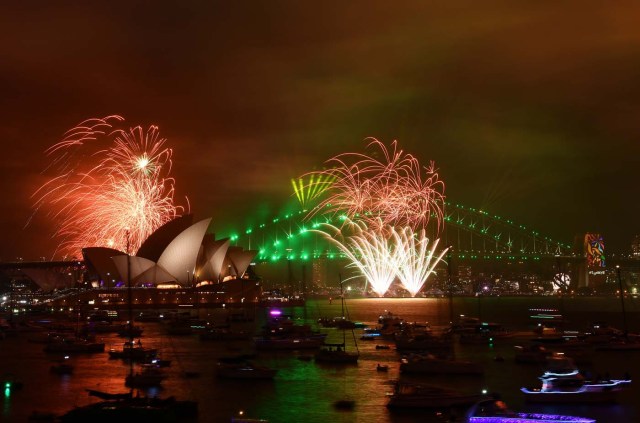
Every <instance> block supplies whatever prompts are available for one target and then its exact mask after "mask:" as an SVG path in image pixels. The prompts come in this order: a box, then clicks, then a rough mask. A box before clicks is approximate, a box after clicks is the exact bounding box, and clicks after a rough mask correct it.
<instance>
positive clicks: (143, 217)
mask: <svg viewBox="0 0 640 423" xmlns="http://www.w3.org/2000/svg"><path fill="white" fill-rule="evenodd" d="M123 120H124V119H123V118H122V117H120V116H108V117H105V118H102V119H98V118H94V119H88V120H86V121H84V122H82V123H81V124H79V125H78V126H76V127H74V128H72V129H71V130H69V131H67V133H65V136H64V138H63V139H62V141H60V142H58V143H57V144H55V145H53V146H52V147H51V148H49V149H48V150H47V154H48V155H49V156H51V157H52V170H53V171H54V172H55V173H56V176H55V177H53V178H52V179H51V180H49V181H48V182H46V183H45V184H44V185H43V186H41V187H40V188H39V189H38V190H37V191H36V192H35V193H34V195H33V197H34V198H35V199H36V200H35V207H36V209H40V208H45V209H47V210H48V211H49V214H50V215H51V216H52V217H53V218H54V220H55V222H56V225H57V229H56V233H55V235H56V236H58V237H60V239H61V243H60V250H61V251H62V252H64V253H67V254H71V255H77V254H78V253H79V252H80V250H81V249H82V248H84V247H93V246H102V247H110V248H115V249H119V250H122V251H125V250H126V249H127V246H128V247H129V248H128V249H129V251H128V252H129V253H131V254H133V253H135V252H136V251H137V250H138V248H139V247H140V245H141V244H142V242H143V241H144V240H145V239H146V238H147V237H148V236H149V234H151V233H152V232H153V231H154V230H156V229H157V228H158V227H160V226H161V225H163V224H164V223H166V222H168V221H169V220H171V219H173V218H175V217H176V216H178V215H179V214H180V213H181V212H182V211H183V207H181V206H176V205H175V204H174V200H173V197H174V179H173V178H171V177H170V176H169V175H170V173H171V155H172V151H171V149H169V148H166V147H165V145H164V144H165V142H166V139H164V138H161V137H160V135H159V132H158V127H156V126H150V127H148V128H147V129H146V130H145V129H143V128H142V127H140V126H137V127H134V128H129V129H119V128H116V127H115V125H117V124H119V123H121V122H122V121H123Z"/></svg>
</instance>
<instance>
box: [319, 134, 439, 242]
mask: <svg viewBox="0 0 640 423" xmlns="http://www.w3.org/2000/svg"><path fill="white" fill-rule="evenodd" d="M369 146H377V147H379V149H380V152H381V153H382V154H381V155H382V159H377V158H375V157H373V156H368V155H366V154H362V153H343V154H340V155H338V156H335V157H333V158H331V159H329V160H328V162H327V163H329V164H331V165H333V167H332V168H331V169H329V170H325V171H322V172H312V173H321V174H323V175H324V177H325V178H331V179H332V180H333V183H332V184H331V186H330V187H328V189H327V195H326V196H325V199H324V200H323V201H321V202H320V203H319V205H318V206H317V207H316V208H315V209H314V210H313V211H312V212H311V213H310V214H309V216H308V217H312V216H313V215H315V214H317V213H323V214H324V213H331V214H336V213H344V214H346V215H347V216H348V217H349V218H351V219H355V218H356V217H357V218H359V219H363V220H367V221H368V223H369V225H371V224H375V223H376V222H380V223H381V224H382V225H393V226H409V227H411V228H415V229H417V228H424V227H426V226H427V225H428V224H429V221H430V219H431V218H432V217H433V218H435V221H436V226H437V230H438V231H439V230H440V228H441V226H442V219H443V217H444V183H443V182H442V181H441V180H440V179H439V177H438V173H437V171H436V169H435V165H434V164H433V162H431V163H430V164H429V166H428V167H425V168H422V167H421V166H420V163H419V162H418V160H417V159H416V158H415V157H414V156H412V155H411V154H405V153H403V151H402V150H398V149H397V142H396V141H394V142H393V143H392V149H391V150H387V148H386V146H385V145H384V144H382V143H381V142H380V141H378V140H376V139H372V141H371V142H370V143H369ZM423 170H424V175H423Z"/></svg>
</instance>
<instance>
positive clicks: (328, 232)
mask: <svg viewBox="0 0 640 423" xmlns="http://www.w3.org/2000/svg"><path fill="white" fill-rule="evenodd" d="M322 226H323V229H319V230H312V231H314V232H317V233H320V234H322V235H323V236H324V237H325V238H326V239H327V240H328V241H329V242H331V243H333V244H334V245H336V246H337V247H338V249H340V251H342V252H343V253H344V254H345V256H346V257H347V258H348V259H349V260H350V261H351V263H350V265H349V266H350V267H355V268H357V269H358V270H359V271H360V272H361V273H362V275H364V277H365V279H366V281H367V283H368V284H369V285H371V289H372V290H373V291H374V292H375V293H376V294H378V295H379V296H380V297H382V296H383V295H384V294H385V293H386V292H387V290H388V289H389V286H391V283H392V282H393V281H394V279H395V277H396V274H395V272H396V269H397V268H398V267H399V266H400V265H401V264H402V262H403V260H404V259H403V253H404V252H403V250H402V249H401V245H400V244H398V243H396V242H394V241H395V239H394V237H393V236H392V233H391V231H389V230H388V228H387V229H385V230H381V229H380V224H378V225H376V227H373V228H369V227H367V226H366V224H365V223H364V221H357V222H354V221H346V222H345V224H344V225H343V226H342V227H341V228H338V227H337V226H334V225H331V224H329V223H323V224H322ZM345 229H348V231H350V232H353V233H352V234H349V235H345V233H344V232H345Z"/></svg>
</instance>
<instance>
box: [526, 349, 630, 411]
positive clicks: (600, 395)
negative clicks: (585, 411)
mask: <svg viewBox="0 0 640 423" xmlns="http://www.w3.org/2000/svg"><path fill="white" fill-rule="evenodd" d="M539 379H540V380H541V381H542V386H541V387H539V388H521V389H520V390H521V391H522V392H523V393H524V395H525V399H526V400H527V401H530V402H541V403H596V402H597V403H603V402H615V400H616V397H617V395H618V394H619V393H620V391H621V390H623V389H624V388H625V387H626V386H627V385H628V384H629V383H631V380H630V379H627V378H625V379H610V378H607V379H605V380H603V379H597V380H587V379H586V378H585V377H584V376H583V375H582V374H581V373H580V371H579V370H578V368H577V367H576V366H575V364H574V362H573V360H572V359H571V358H569V357H566V356H563V355H561V354H557V355H553V356H552V357H550V358H549V361H548V365H547V370H546V371H545V372H544V374H543V375H542V376H540V378H539Z"/></svg>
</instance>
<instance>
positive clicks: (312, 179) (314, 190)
mask: <svg viewBox="0 0 640 423" xmlns="http://www.w3.org/2000/svg"><path fill="white" fill-rule="evenodd" d="M334 181H335V177H334V176H333V175H327V174H322V173H319V174H316V173H310V174H309V175H307V178H298V179H291V185H292V187H293V192H294V193H295V195H296V198H297V199H298V202H299V203H300V206H301V207H302V208H303V209H306V208H307V206H308V205H309V204H310V202H312V201H313V200H315V199H316V198H318V197H320V196H321V195H322V194H324V192H325V191H326V190H327V189H329V187H330V186H331V185H332V184H333V182H334Z"/></svg>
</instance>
